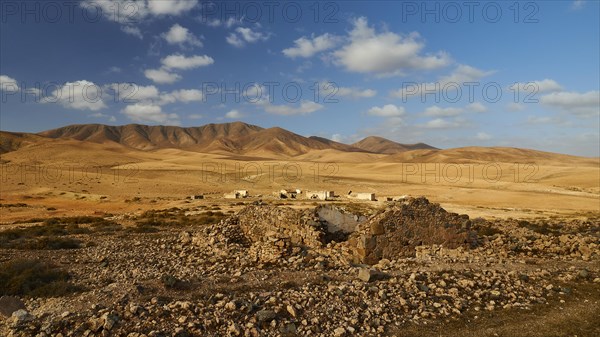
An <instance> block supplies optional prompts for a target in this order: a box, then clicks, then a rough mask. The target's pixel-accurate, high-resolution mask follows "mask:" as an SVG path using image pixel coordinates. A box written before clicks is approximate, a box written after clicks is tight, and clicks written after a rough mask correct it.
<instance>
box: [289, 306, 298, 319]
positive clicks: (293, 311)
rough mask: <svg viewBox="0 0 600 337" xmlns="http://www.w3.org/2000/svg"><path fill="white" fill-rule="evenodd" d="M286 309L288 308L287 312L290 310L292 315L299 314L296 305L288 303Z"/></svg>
mask: <svg viewBox="0 0 600 337" xmlns="http://www.w3.org/2000/svg"><path fill="white" fill-rule="evenodd" d="M286 309H287V312H289V313H290V315H292V317H294V318H296V317H297V316H298V310H296V308H294V306H292V305H288V306H287V308H286Z"/></svg>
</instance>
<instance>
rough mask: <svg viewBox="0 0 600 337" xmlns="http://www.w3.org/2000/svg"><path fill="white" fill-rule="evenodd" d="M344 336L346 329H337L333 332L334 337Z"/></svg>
mask: <svg viewBox="0 0 600 337" xmlns="http://www.w3.org/2000/svg"><path fill="white" fill-rule="evenodd" d="M345 334H346V329H344V328H342V327H339V328H336V329H335V330H333V335H334V336H336V337H340V336H344V335H345Z"/></svg>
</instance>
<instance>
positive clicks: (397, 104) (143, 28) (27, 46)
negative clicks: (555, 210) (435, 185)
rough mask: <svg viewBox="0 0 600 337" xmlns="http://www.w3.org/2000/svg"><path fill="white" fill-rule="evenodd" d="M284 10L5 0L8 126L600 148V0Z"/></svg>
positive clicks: (268, 5) (1, 51)
mask: <svg viewBox="0 0 600 337" xmlns="http://www.w3.org/2000/svg"><path fill="white" fill-rule="evenodd" d="M274 4H275V3H274V2H248V1H246V2H236V1H226V2H218V1H217V2H207V1H193V0H171V1H164V0H157V1H154V0H136V1H122V0H95V1H94V0H89V1H87V0H86V1H81V2H78V1H67V2H54V1H47V2H35V1H3V2H2V8H1V10H0V13H1V14H2V17H1V18H0V19H1V28H2V29H1V30H0V38H1V40H0V41H1V48H0V76H1V77H0V82H1V83H0V84H1V87H0V89H1V91H2V92H1V94H2V101H1V103H0V108H1V111H0V128H1V129H2V130H10V131H26V132H38V131H42V130H46V129H51V128H56V127H60V126H64V125H68V124H82V123H103V124H111V125H121V124H129V123H141V124H153V125H155V124H168V125H181V126H195V125H202V124H207V123H223V122H229V121H235V120H241V121H244V122H247V123H251V124H257V125H260V126H263V127H271V126H281V127H283V128H286V129H289V130H291V131H294V132H296V133H299V134H302V135H306V136H309V135H318V136H323V137H327V138H331V139H334V140H338V141H342V142H346V143H352V142H355V141H357V140H360V139H362V138H363V137H365V136H368V135H378V136H382V137H386V138H389V139H392V140H395V141H399V142H404V143H415V142H426V143H429V144H432V145H434V146H437V147H441V148H449V147H460V146H471V145H476V146H513V147H526V148H534V149H540V150H546V151H552V152H561V153H569V154H577V155H585V156H600V149H599V142H600V139H599V129H600V112H599V110H600V93H599V87H600V75H599V74H600V61H599V60H600V55H599V50H600V42H599V41H600V36H599V35H600V33H599V32H600V21H599V20H600V19H599V18H600V5H599V2H597V1H543V2H542V1H539V2H517V3H515V2H512V1H511V2H483V1H481V2H462V1H457V2H432V1H427V2H420V1H402V2H400V1H396V2H392V1H339V2H315V1H302V2H292V1H290V2H281V3H278V4H277V5H274ZM59 14H60V17H59V16H58V15H59ZM316 91H318V92H319V95H315V94H316ZM517 93H518V95H517Z"/></svg>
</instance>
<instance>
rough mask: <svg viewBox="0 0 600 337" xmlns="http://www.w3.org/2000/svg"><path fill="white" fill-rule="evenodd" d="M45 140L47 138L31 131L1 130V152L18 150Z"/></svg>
mask: <svg viewBox="0 0 600 337" xmlns="http://www.w3.org/2000/svg"><path fill="white" fill-rule="evenodd" d="M44 140H45V138H43V137H40V136H36V135H33V134H30V133H22V132H6V131H0V154H3V153H7V152H12V151H16V150H18V149H20V148H22V147H27V146H30V145H33V144H36V143H39V142H41V141H44Z"/></svg>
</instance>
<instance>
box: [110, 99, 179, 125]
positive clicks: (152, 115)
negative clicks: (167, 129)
mask: <svg viewBox="0 0 600 337" xmlns="http://www.w3.org/2000/svg"><path fill="white" fill-rule="evenodd" d="M121 112H122V113H123V114H124V115H125V116H127V118H129V119H130V120H132V121H134V122H137V123H157V124H164V125H179V117H178V116H177V114H173V113H171V114H169V113H165V112H163V111H162V108H161V107H160V106H159V105H154V104H146V103H136V104H132V105H128V106H126V107H125V108H124V109H123V110H122V111H121Z"/></svg>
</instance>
